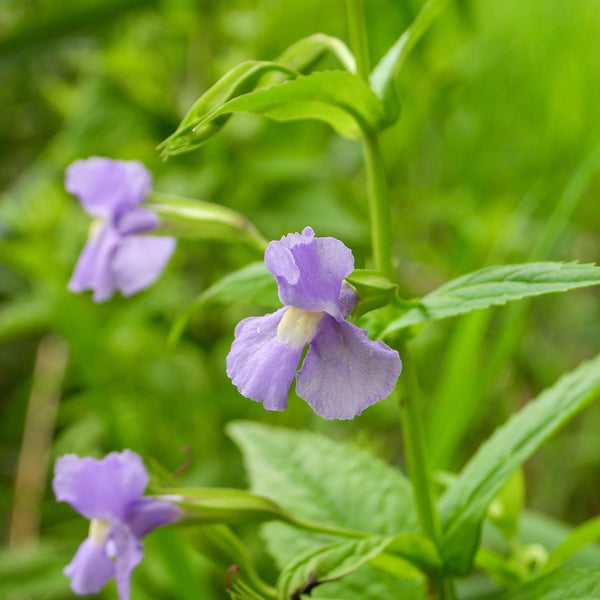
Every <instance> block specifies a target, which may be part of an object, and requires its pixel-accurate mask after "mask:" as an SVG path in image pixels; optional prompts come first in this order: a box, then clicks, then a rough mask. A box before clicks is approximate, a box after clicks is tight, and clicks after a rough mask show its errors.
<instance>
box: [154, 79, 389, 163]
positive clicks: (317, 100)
mask: <svg viewBox="0 0 600 600" xmlns="http://www.w3.org/2000/svg"><path fill="white" fill-rule="evenodd" d="M235 113H253V114H260V115H264V116H266V117H269V118H271V119H275V120H276V121H294V120H299V119H316V120H319V121H324V122H326V123H328V124H329V125H331V126H332V127H333V129H335V131H337V133H339V134H340V135H342V136H345V137H349V138H360V137H362V136H363V135H364V134H365V133H369V132H373V131H379V130H380V129H383V128H384V127H386V126H387V121H386V113H385V110H384V107H383V105H382V104H381V102H380V101H379V100H378V98H377V96H375V94H373V92H372V91H371V90H370V88H369V87H368V86H367V84H366V83H364V82H363V81H362V80H361V79H359V78H358V77H357V76H356V75H353V74H352V73H348V72H347V71H325V72H318V73H312V74H311V75H306V76H304V75H302V76H299V77H297V78H296V79H293V80H290V81H286V82H284V83H281V84H279V85H273V86H271V87H267V88H262V89H257V90H255V91H253V92H249V93H247V94H243V95H241V96H237V97H236V98H232V99H231V100H229V101H228V102H225V103H224V104H222V105H221V106H220V107H219V108H217V109H215V110H214V111H213V112H211V113H210V114H208V115H206V116H205V117H204V118H201V119H192V120H191V121H190V120H189V119H187V118H186V121H189V123H187V124H186V125H185V126H180V128H179V129H178V130H177V131H176V132H175V133H174V134H173V135H172V136H171V137H170V138H168V139H167V140H165V142H163V144H161V146H160V148H161V150H162V153H163V156H168V155H171V154H178V153H181V152H189V151H190V150H194V149H195V148H198V147H199V146H201V145H202V144H203V143H205V142H206V141H207V140H209V139H210V138H211V137H212V136H213V135H215V133H216V132H217V131H218V130H219V129H220V128H221V127H222V125H223V123H224V120H226V119H228V118H229V117H230V116H231V115H232V114H235Z"/></svg>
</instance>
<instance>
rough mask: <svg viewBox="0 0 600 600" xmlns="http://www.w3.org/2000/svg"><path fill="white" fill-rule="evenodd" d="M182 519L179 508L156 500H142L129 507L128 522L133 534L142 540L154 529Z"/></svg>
mask: <svg viewBox="0 0 600 600" xmlns="http://www.w3.org/2000/svg"><path fill="white" fill-rule="evenodd" d="M180 518H181V509H180V508H179V506H177V505H175V504H171V503H170V502H163V501H161V500H156V499H154V498H140V499H139V500H136V501H135V502H134V503H133V504H131V506H130V507H129V510H128V513H127V519H126V522H127V525H128V526H129V528H130V529H131V531H132V532H133V534H134V535H135V536H136V537H137V538H142V537H144V536H145V535H148V534H149V533H150V532H151V531H152V530H153V529H156V528H157V527H160V526H161V525H167V524H169V523H173V522H175V521H177V520H179V519H180Z"/></svg>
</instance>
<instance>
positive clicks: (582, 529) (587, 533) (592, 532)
mask: <svg viewBox="0 0 600 600" xmlns="http://www.w3.org/2000/svg"><path fill="white" fill-rule="evenodd" d="M598 539H600V517H595V518H594V519H590V520H589V521H586V522H585V523H583V524H582V525H580V526H579V527H577V528H576V529H575V530H574V531H573V532H571V533H570V534H569V536H568V537H566V538H565V539H564V540H563V541H562V542H561V543H560V544H559V545H558V546H557V547H556V548H555V549H554V550H553V551H552V553H551V554H550V556H549V557H548V562H547V563H546V565H545V566H544V572H548V571H551V570H552V569H555V568H556V567H559V566H560V565H562V564H563V563H565V562H566V561H567V560H569V559H570V558H571V557H572V556H574V555H575V554H577V553H578V552H579V551H580V550H581V549H582V548H584V547H586V546H588V545H589V544H593V543H594V542H597V541H598Z"/></svg>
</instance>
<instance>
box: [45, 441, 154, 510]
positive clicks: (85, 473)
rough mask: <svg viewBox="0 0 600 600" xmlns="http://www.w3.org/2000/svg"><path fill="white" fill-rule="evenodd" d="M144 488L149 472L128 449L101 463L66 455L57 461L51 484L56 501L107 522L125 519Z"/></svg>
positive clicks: (88, 458) (87, 457)
mask: <svg viewBox="0 0 600 600" xmlns="http://www.w3.org/2000/svg"><path fill="white" fill-rule="evenodd" d="M146 485H148V473H147V472H146V469H145V467H144V464H143V463H142V459H141V457H140V456H139V455H138V454H136V453H135V452H132V451H131V450H123V452H111V453H110V454H107V455H106V456H105V457H104V458H103V459H102V460H98V459H96V458H91V457H89V456H86V457H84V458H80V457H79V456H76V455H75V454H65V455H64V456H61V457H60V458H58V459H57V461H56V464H55V467H54V479H53V481H52V487H53V489H54V494H55V495H56V499H57V500H58V501H59V502H68V503H69V504H70V505H71V506H72V507H73V508H74V509H75V510H76V511H77V512H79V513H80V514H82V515H83V516H84V517H86V518H87V519H97V520H99V521H110V522H114V521H121V522H123V521H124V520H125V518H126V516H127V512H128V509H129V505H130V504H131V503H132V502H134V501H136V500H139V499H140V498H141V496H142V494H143V493H144V490H145V488H146Z"/></svg>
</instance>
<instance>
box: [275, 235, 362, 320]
mask: <svg viewBox="0 0 600 600" xmlns="http://www.w3.org/2000/svg"><path fill="white" fill-rule="evenodd" d="M265 264H266V265H267V269H269V272H270V273H271V274H272V275H273V276H274V277H275V279H276V280H277V286H278V290H279V299H280V300H281V301H282V302H283V304H285V305H287V306H296V307H297V308H300V309H302V310H307V311H310V312H321V311H325V312H327V313H329V314H330V315H331V316H332V317H334V318H336V319H338V320H341V319H343V316H342V313H341V310H340V292H341V286H342V281H343V280H344V278H345V277H346V276H347V275H349V274H350V273H351V272H352V270H353V269H354V258H353V256H352V252H351V251H350V249H349V248H347V247H346V246H344V244H343V243H342V242H340V241H339V240H336V239H335V238H331V237H314V232H313V230H312V229H311V228H310V227H306V228H305V229H304V231H303V232H302V234H299V233H290V234H288V235H286V236H283V237H282V238H281V240H280V241H275V242H271V243H270V244H269V245H268V247H267V250H266V252H265Z"/></svg>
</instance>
